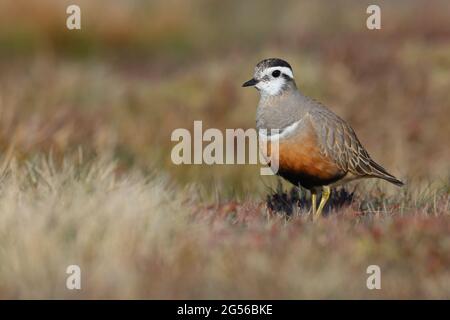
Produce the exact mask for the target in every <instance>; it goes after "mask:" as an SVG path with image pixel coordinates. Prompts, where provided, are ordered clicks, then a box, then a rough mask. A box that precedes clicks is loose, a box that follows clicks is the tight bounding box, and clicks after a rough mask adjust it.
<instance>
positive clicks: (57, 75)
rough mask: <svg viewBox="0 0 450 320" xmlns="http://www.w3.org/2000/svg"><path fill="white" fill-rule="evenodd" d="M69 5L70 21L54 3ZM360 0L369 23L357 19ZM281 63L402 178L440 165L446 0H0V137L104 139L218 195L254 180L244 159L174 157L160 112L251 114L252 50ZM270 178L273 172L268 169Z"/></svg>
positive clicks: (123, 162)
mask: <svg viewBox="0 0 450 320" xmlns="http://www.w3.org/2000/svg"><path fill="white" fill-rule="evenodd" d="M70 4H77V5H79V6H80V7H81V27H82V29H81V30H68V29H67V28H66V19H67V16H68V15H67V14H66V8H67V6H68V5H70ZM369 4H378V5H380V6H381V26H382V28H381V30H376V31H370V30H368V29H367V28H366V19H367V17H368V14H367V13H366V8H367V6H368V5H369ZM268 57H280V58H284V59H286V60H287V61H289V62H290V63H291V65H292V66H293V69H294V73H295V76H296V80H297V84H298V86H299V88H300V90H301V91H303V92H304V93H305V94H307V95H309V96H311V97H313V98H315V99H317V100H319V101H321V102H323V103H324V104H326V105H328V106H329V107H330V108H331V109H332V110H333V111H335V112H336V113H338V114H339V115H340V116H342V117H343V118H344V119H346V120H347V121H349V123H350V124H351V125H352V126H353V127H354V129H355V131H356V132H357V133H358V135H359V137H360V140H361V141H362V143H363V144H364V145H365V146H366V148H367V149H368V151H369V152H370V154H371V155H372V156H373V158H374V159H375V160H377V161H378V162H380V163H381V164H383V165H384V166H385V167H386V168H387V169H388V170H389V171H390V172H392V173H393V174H395V175H397V176H399V177H401V178H407V179H409V180H414V181H426V182H428V181H434V180H445V179H448V177H449V174H450V166H449V159H450V148H449V137H450V123H449V117H450V90H449V89H450V76H449V72H450V10H448V1H445V0H443V1H437V0H435V1H375V2H374V1H283V2H282V3H280V2H275V1H267V0H258V1H206V0H199V1H182V0H170V1H138V0H129V1H115V0H114V1H113V0H108V1H106V0H97V1H88V0H86V1H83V0H77V1H65V0H14V1H9V0H2V1H1V2H0V152H1V153H2V154H4V153H6V152H7V150H9V152H11V153H12V154H13V156H15V157H16V158H17V159H18V160H19V161H25V160H28V159H30V157H33V156H35V155H36V154H48V153H49V152H52V155H53V157H55V159H61V158H62V156H63V155H67V154H71V153H77V152H79V150H80V148H81V149H82V150H83V154H84V156H85V157H94V156H96V155H99V154H105V153H107V154H110V155H111V156H113V157H114V158H115V159H116V160H117V161H118V164H119V172H120V171H126V170H128V169H129V168H132V167H133V168H138V169H140V170H143V171H144V172H151V171H155V170H156V171H158V172H161V173H162V174H165V175H168V176H169V177H170V179H172V180H173V181H175V182H176V183H179V184H181V185H184V184H190V183H198V185H200V186H203V187H204V188H205V190H211V188H210V187H211V186H214V188H215V189H221V191H222V192H221V194H222V196H227V195H243V194H248V193H250V192H251V193H252V194H257V193H258V192H264V190H265V184H264V183H261V179H262V178H261V177H260V175H259V166H257V165H253V166H252V165H246V166H243V165H240V166H235V165H233V166H195V165H192V166H175V165H173V164H172V162H171V159H170V150H171V148H172V147H173V146H174V145H175V143H173V142H171V141H170V135H171V133H172V131H173V130H174V129H175V128H187V129H189V130H192V128H193V121H194V120H202V121H203V128H204V129H206V128H209V127H215V128H219V129H225V128H244V129H246V128H252V127H254V126H255V120H254V119H255V111H256V104H257V101H258V95H257V92H256V91H255V90H249V89H243V88H241V84H242V83H243V82H244V81H245V80H247V79H248V78H250V76H251V75H252V73H253V68H254V66H255V64H256V63H257V62H258V61H260V60H261V59H264V58H268ZM271 181H273V179H272V180H271Z"/></svg>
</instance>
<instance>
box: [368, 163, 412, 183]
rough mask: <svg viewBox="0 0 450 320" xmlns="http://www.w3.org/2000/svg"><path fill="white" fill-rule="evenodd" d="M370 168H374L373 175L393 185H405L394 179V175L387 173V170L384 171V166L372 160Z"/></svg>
mask: <svg viewBox="0 0 450 320" xmlns="http://www.w3.org/2000/svg"><path fill="white" fill-rule="evenodd" d="M370 166H371V167H372V170H373V175H374V176H375V177H377V178H381V179H384V180H386V181H389V182H390V183H393V184H395V185H396V186H399V187H401V186H403V185H404V183H403V182H402V181H400V180H399V179H397V178H396V177H394V176H393V175H392V174H390V173H389V172H387V171H386V169H384V168H383V167H382V166H380V165H379V164H378V163H376V162H375V161H373V160H372V159H371V160H370Z"/></svg>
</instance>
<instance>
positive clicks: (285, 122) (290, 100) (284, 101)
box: [256, 87, 307, 129]
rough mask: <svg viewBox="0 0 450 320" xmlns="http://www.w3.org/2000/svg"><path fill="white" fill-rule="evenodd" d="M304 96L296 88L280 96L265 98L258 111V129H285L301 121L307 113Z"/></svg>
mask: <svg viewBox="0 0 450 320" xmlns="http://www.w3.org/2000/svg"><path fill="white" fill-rule="evenodd" d="M302 101H303V96H302V95H301V93H300V92H299V91H298V90H297V88H296V87H293V88H290V89H289V90H285V91H284V92H283V93H282V94H280V95H272V96H266V97H263V95H261V99H260V101H259V104H258V109H257V111H256V127H257V129H283V128H285V127H287V126H289V125H291V124H292V123H294V122H296V121H298V120H299V119H301V118H302V117H303V116H304V114H305V113H306V112H307V110H306V108H305V106H304V104H303V103H302Z"/></svg>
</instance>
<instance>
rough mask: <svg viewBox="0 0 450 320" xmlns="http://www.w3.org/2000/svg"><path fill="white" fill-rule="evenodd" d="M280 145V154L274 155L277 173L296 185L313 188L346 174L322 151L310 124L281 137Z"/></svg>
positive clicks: (330, 182)
mask: <svg viewBox="0 0 450 320" xmlns="http://www.w3.org/2000/svg"><path fill="white" fill-rule="evenodd" d="M278 148H279V149H278V150H279V152H278V156H276V155H274V156H275V157H277V158H278V167H279V168H278V172H277V174H278V175H280V176H281V177H283V178H285V179H286V180H288V181H289V182H291V183H292V184H294V185H299V184H300V185H301V186H303V187H305V188H307V189H313V188H315V187H319V186H323V185H328V184H332V183H333V182H336V181H338V180H339V179H341V178H342V177H343V176H345V174H346V172H344V171H343V170H341V169H340V168H339V167H338V166H337V165H336V163H334V162H333V160H332V159H330V158H329V157H328V156H326V155H325V154H323V153H322V152H321V150H320V147H319V145H318V141H317V136H316V134H315V132H314V131H313V130H312V128H311V127H309V128H308V126H307V127H306V128H304V130H302V131H301V132H297V133H296V134H294V135H293V136H291V137H289V138H286V139H281V140H279V147H278ZM270 149H271V147H270V146H269V148H268V150H270Z"/></svg>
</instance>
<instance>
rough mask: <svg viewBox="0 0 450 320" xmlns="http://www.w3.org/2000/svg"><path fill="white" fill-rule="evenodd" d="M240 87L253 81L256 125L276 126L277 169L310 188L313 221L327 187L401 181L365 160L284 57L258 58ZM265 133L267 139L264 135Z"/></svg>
mask: <svg viewBox="0 0 450 320" xmlns="http://www.w3.org/2000/svg"><path fill="white" fill-rule="evenodd" d="M242 86H243V87H249V86H254V87H255V88H256V89H257V90H258V91H259V93H260V100H259V104H258V108H257V112H256V127H257V129H258V130H260V129H265V130H267V132H269V133H270V130H271V129H278V131H279V133H278V134H277V136H276V139H278V143H279V152H278V157H279V159H278V165H279V169H278V172H277V174H278V175H280V176H281V177H283V178H285V179H286V180H288V181H290V182H291V183H292V184H294V185H296V186H298V185H301V186H303V187H304V188H306V189H309V190H310V191H311V195H312V196H311V200H312V212H313V219H314V220H315V219H316V218H317V217H319V216H320V215H321V212H322V210H323V207H324V206H325V203H326V202H327V200H328V198H329V197H330V193H331V188H332V187H335V186H337V185H340V184H343V183H346V182H349V181H353V180H355V179H360V178H381V179H384V180H387V181H389V182H391V183H393V184H395V185H397V186H402V185H403V182H401V181H400V180H398V179H397V178H395V177H394V176H393V175H391V174H390V173H388V172H387V171H386V170H385V169H384V168H383V167H382V166H380V165H379V164H377V163H376V162H375V161H373V160H372V159H371V157H370V156H369V154H368V153H367V151H366V150H365V149H364V147H363V146H362V145H361V142H360V141H359V140H358V138H357V136H356V134H355V132H354V131H353V129H352V128H351V127H350V125H348V124H347V123H346V122H345V121H344V120H342V119H341V118H340V117H339V116H337V115H336V114H334V113H333V112H332V111H331V110H330V109H328V108H327V107H325V106H324V105H322V104H320V103H318V102H316V101H314V100H312V99H311V98H308V97H306V96H304V95H303V94H302V93H301V92H300V91H299V90H298V89H297V85H296V84H295V81H294V75H293V72H292V68H291V66H290V65H289V63H287V62H286V61H284V60H282V59H277V58H271V59H265V60H263V61H261V62H259V63H258V64H257V65H256V68H255V72H254V75H253V78H252V79H251V80H249V81H247V82H245V83H244V84H243V85H242ZM266 137H267V138H268V139H269V140H270V139H271V137H270V135H268V136H266ZM260 138H261V135H260ZM320 189H322V197H321V200H320V204H319V207H318V208H317V204H316V195H317V193H318V192H319V191H320Z"/></svg>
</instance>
